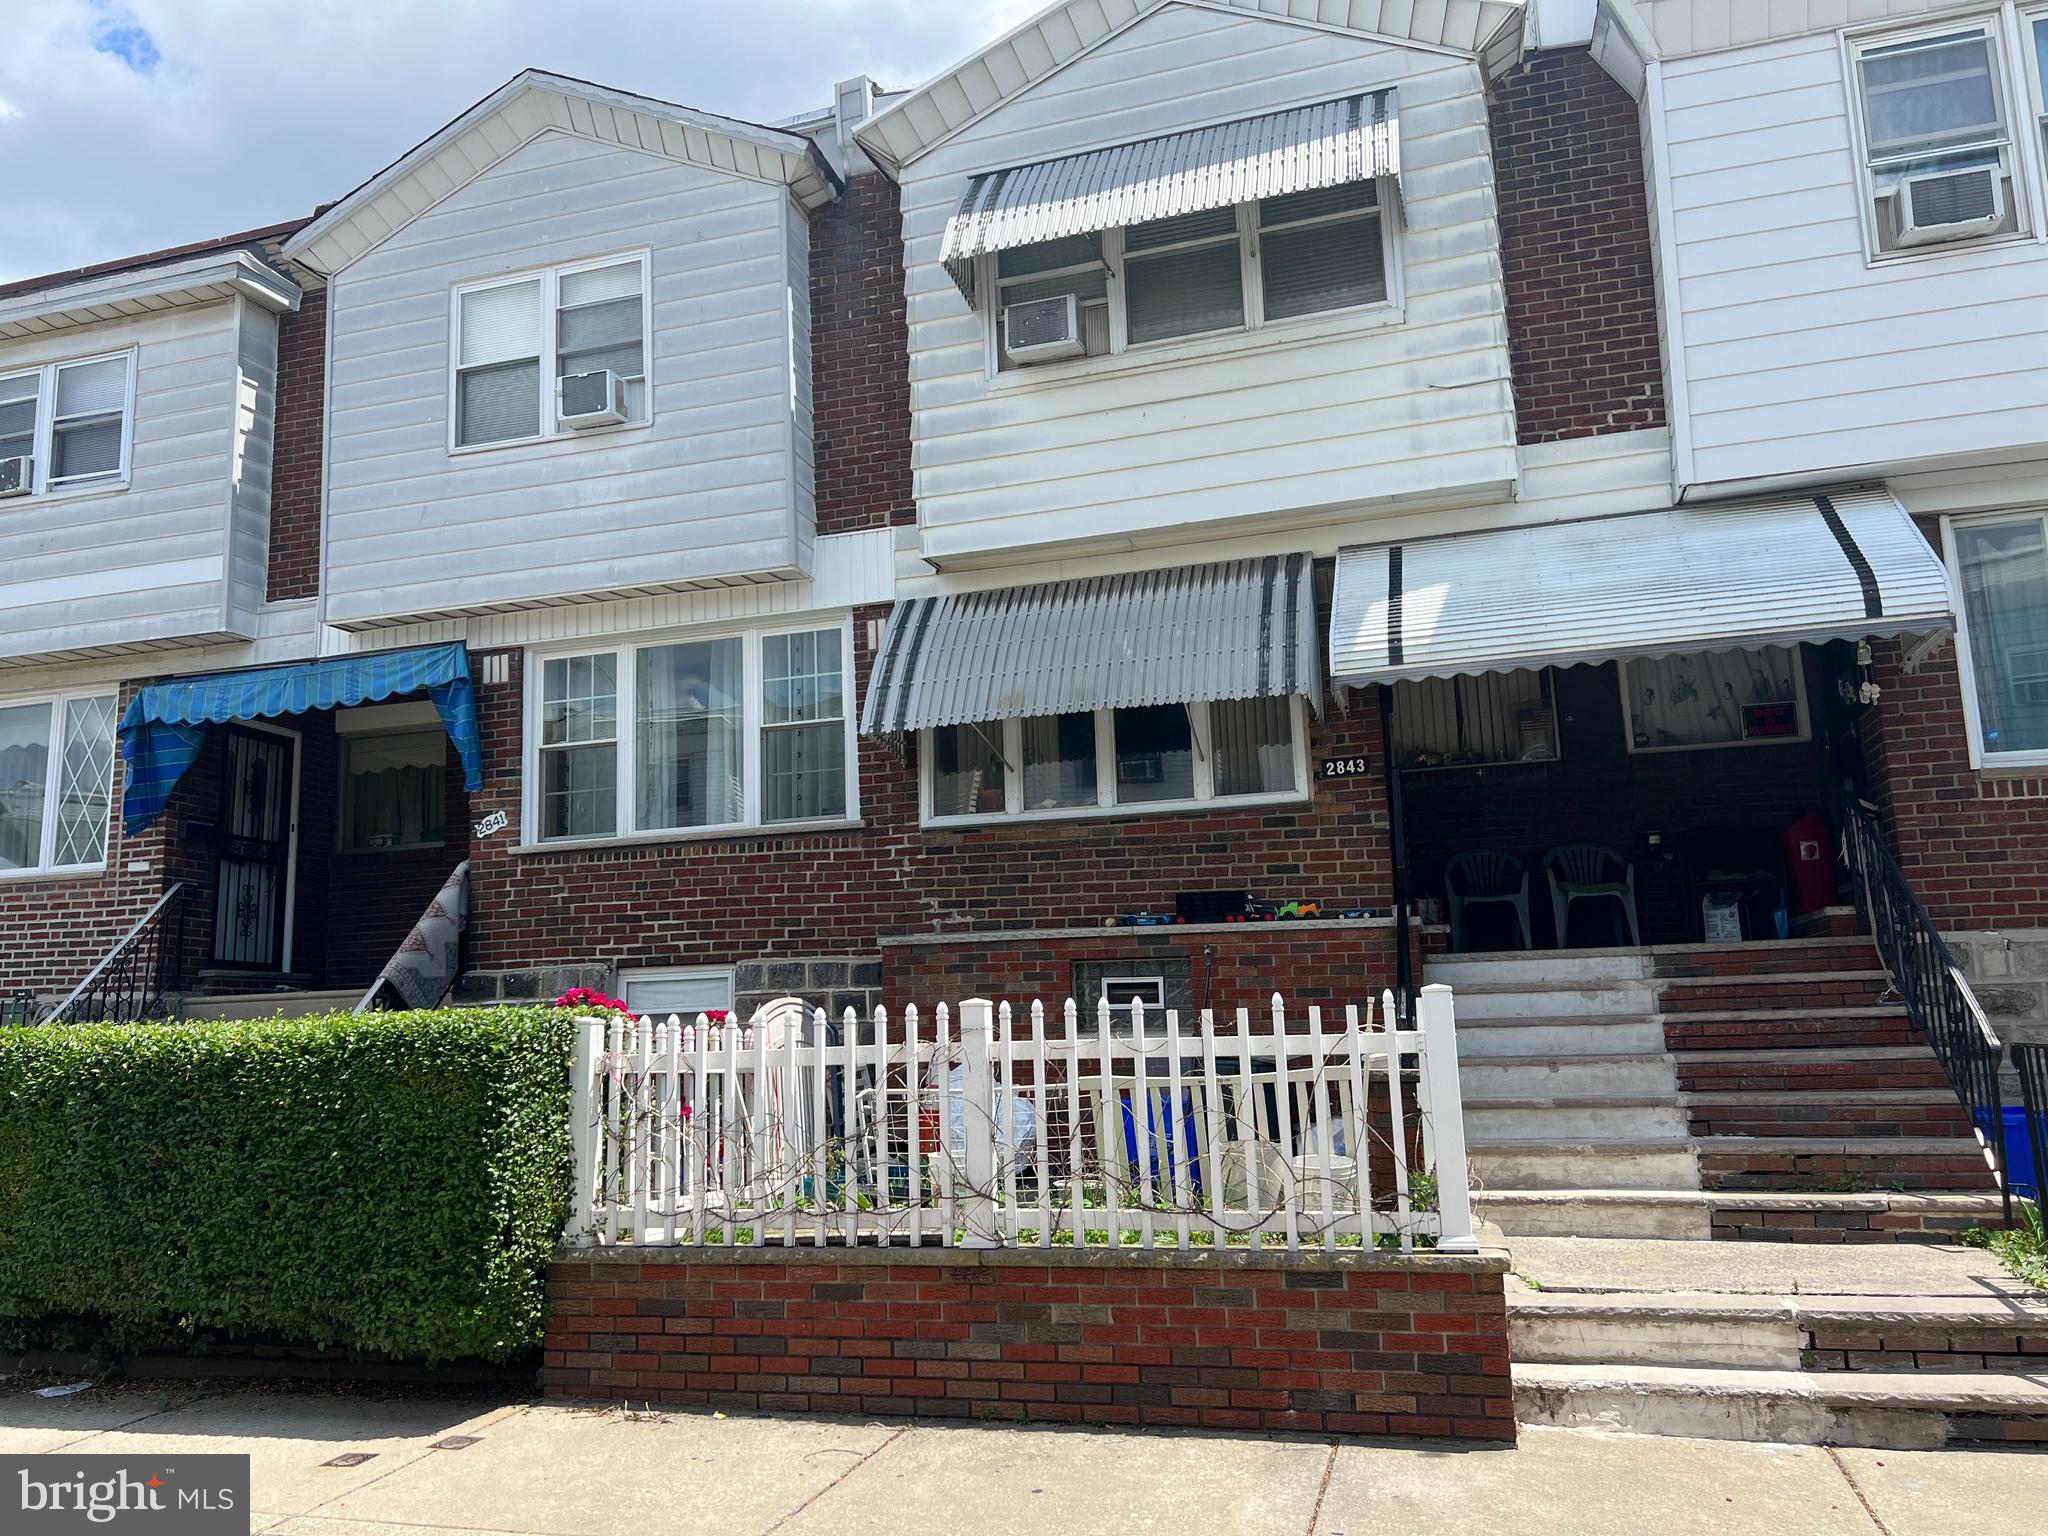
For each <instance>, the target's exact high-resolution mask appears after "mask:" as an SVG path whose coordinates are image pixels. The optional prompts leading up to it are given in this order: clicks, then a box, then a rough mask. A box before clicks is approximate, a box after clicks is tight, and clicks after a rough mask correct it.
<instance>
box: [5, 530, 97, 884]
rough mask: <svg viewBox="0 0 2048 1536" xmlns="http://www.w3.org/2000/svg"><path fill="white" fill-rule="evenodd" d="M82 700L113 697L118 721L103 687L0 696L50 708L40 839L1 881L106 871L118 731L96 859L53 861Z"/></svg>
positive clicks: (11, 703) (9, 705) (12, 703)
mask: <svg viewBox="0 0 2048 1536" xmlns="http://www.w3.org/2000/svg"><path fill="white" fill-rule="evenodd" d="M4 505H5V503H0V506H4ZM81 699H110V700H112V701H113V704H114V720H115V722H116V723H117V724H118V723H119V720H120V703H121V701H120V697H119V695H118V694H116V693H112V692H109V691H108V690H107V689H105V688H74V689H69V690H67V691H65V692H62V693H31V694H23V695H19V696H16V697H10V698H0V709H17V708H24V707H28V706H32V705H37V704H41V705H45V706H48V707H49V708H50V711H51V713H50V722H51V724H50V751H49V762H48V765H47V768H46V770H45V772H46V776H45V778H44V780H43V829H42V839H41V841H40V842H39V843H38V844H37V847H36V862H35V863H34V864H33V865H31V866H30V867H29V868H27V869H0V882H4V881H8V880H40V879H49V878H50V877H52V876H61V875H91V874H100V873H103V872H104V871H105V870H106V867H107V855H108V853H109V852H110V851H111V850H112V848H113V842H114V827H113V821H114V816H115V813H116V812H117V810H118V809H119V807H118V806H117V805H116V803H115V800H114V785H115V783H116V781H117V780H118V779H119V777H120V775H119V773H118V771H117V769H116V767H115V764H117V763H118V762H119V761H120V757H121V748H120V740H119V736H118V734H117V736H116V738H115V743H114V750H113V752H112V754H111V755H110V756H109V757H108V759H107V827H106V831H105V833H104V834H103V835H102V837H101V838H100V856H99V858H97V859H95V860H93V861H91V862H90V863H85V864H57V863H53V862H52V860H53V859H54V858H55V856H56V852H57V806H58V801H59V797H60V795H61V794H62V791H63V777H64V730H65V719H66V712H67V710H68V709H69V707H70V705H71V704H72V703H73V702H74V701H77V700H81Z"/></svg>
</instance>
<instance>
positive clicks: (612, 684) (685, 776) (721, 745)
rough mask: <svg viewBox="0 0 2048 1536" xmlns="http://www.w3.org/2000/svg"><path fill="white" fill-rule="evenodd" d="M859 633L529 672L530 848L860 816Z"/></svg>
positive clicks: (719, 640) (690, 639) (588, 658)
mask: <svg viewBox="0 0 2048 1536" xmlns="http://www.w3.org/2000/svg"><path fill="white" fill-rule="evenodd" d="M851 654H852V647H851V639H850V635H849V633H848V630H847V628H846V623H845V621H843V620H842V621H840V622H838V623H834V624H830V625H827V626H823V627H819V626H812V627H807V628H802V629H797V630H747V631H739V632H729V633H722V634H711V635H683V636H674V637H659V638H641V639H638V640H636V641H634V642H632V643H622V644H619V645H616V646H606V647H603V648H587V647H586V648H584V649H580V650H577V651H574V652H561V653H544V654H539V655H535V656H534V657H532V658H531V659H530V661H529V664H528V675H529V678H530V680H531V681H530V693H529V698H528V705H527V775H526V777H527V782H528V784H529V785H530V786H531V790H530V793H529V795H528V812H527V814H528V820H527V826H528V828H529V829H530V830H529V834H528V841H529V842H532V843H548V842H561V841H586V840H593V839H631V838H640V837H665V836H675V835H687V834H694V833H717V832H724V831H736V830H741V829H745V828H749V827H780V826H804V825H816V824H837V823H843V822H844V821H846V820H847V819H849V818H851V817H853V816H855V815H857V814H858V810H857V805H856V789H855V778H854V767H853V764H854V742H855V738H854V732H853V721H852V719H851V718H850V716H849V715H848V712H847V709H846V702H845V701H846V693H847V689H848V688H849V687H850V678H849V677H848V675H847V661H848V658H850V656H851Z"/></svg>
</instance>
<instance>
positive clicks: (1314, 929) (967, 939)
mask: <svg viewBox="0 0 2048 1536" xmlns="http://www.w3.org/2000/svg"><path fill="white" fill-rule="evenodd" d="M1393 926H1394V920H1393V919H1392V918H1391V917H1354V918H1313V917H1311V918H1303V919H1299V920H1288V921H1284V922H1271V923H1152V924H1143V923H1138V924H1132V923H1118V924H1116V925H1115V926H1114V927H1112V926H1110V925H1109V924H1107V923H1104V924H1101V925H1099V926H1097V927H1094V928H959V929H948V930H946V931H944V932H933V933H898V934H884V935H883V936H882V938H881V940H880V942H881V943H882V944H883V945H885V946H889V947H892V948H900V947H916V946H918V945H933V946H937V947H940V948H943V947H945V946H947V945H950V944H1014V943H1016V942H1017V941H1018V940H1019V939H1099V938H1101V937H1102V936H1103V935H1104V934H1116V935H1119V936H1123V935H1136V936H1138V937H1143V936H1145V935H1147V934H1169V933H1231V934H1239V933H1241V934H1247V935H1250V934H1265V933H1319V932H1329V931H1332V930H1334V929H1340V928H1348V929H1352V930H1357V929H1361V928H1366V929H1370V928H1391V927H1393Z"/></svg>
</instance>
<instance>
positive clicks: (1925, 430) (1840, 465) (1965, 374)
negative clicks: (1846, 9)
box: [1404, 33, 2048, 487]
mask: <svg viewBox="0 0 2048 1536" xmlns="http://www.w3.org/2000/svg"><path fill="white" fill-rule="evenodd" d="M1849 61H1850V50H1849V48H1848V47H1847V45H1846V44H1845V43H1844V42H1843V40H1842V39H1841V37H1840V36H1839V35H1837V34H1833V33H1827V34H1820V35H1815V36H1809V37H1801V38H1795V39H1791V40H1787V41H1782V42H1774V43H1768V44H1763V45H1760V46H1757V47H1753V48H1746V49H1743V50H1740V51H1738V52H1730V53H1718V54H1713V55H1708V56H1704V57H1699V58H1688V59H1681V60H1668V61H1666V62H1664V63H1663V64H1661V65H1660V66H1659V69H1658V74H1657V76H1656V78H1655V79H1653V82H1652V83H1653V87H1654V88H1653V90H1652V93H1651V99H1650V103H1649V110H1650V111H1651V112H1652V113H1653V114H1655V115H1656V126H1657V127H1658V129H1659V132H1658V135H1657V158H1656V163H1655V165H1654V172H1655V176H1656V178H1657V188H1656V191H1657V198H1658V201H1659V204H1660V208H1661V213H1660V219H1661V221H1662V225H1663V230H1664V239H1665V241H1666V242H1667V244H1666V247H1665V249H1664V253H1663V257H1662V265H1663V272H1664V277H1665V292H1666V294H1667V295H1668V297H1669V300H1670V304H1671V314H1670V318H1669V323H1668V329H1667V335H1668V336H1670V337H1671V338H1672V339H1673V340H1674V342H1675V345H1674V346H1673V348H1672V349H1671V351H1670V353H1669V355H1668V358H1667V364H1668V367H1669V369H1670V371H1671V374H1672V375H1673V391H1672V400H1673V407H1674V411H1675V412H1676V411H1682V413H1683V414H1682V419H1681V420H1680V422H1679V424H1678V428H1677V441H1678V453H1679V478H1680V480H1681V483H1682V484H1684V485H1687V486H1700V487H1714V486H1726V487H1734V486H1739V485H1743V484H1747V483H1750V482H1758V481H1768V480H1771V479H1773V478H1776V477H1791V476H1799V477H1812V479H1813V480H1814V482H1815V483H1824V480H1825V478H1826V477H1829V476H1834V477H1846V476H1848V475H1850V474H1859V475H1860V474H1868V473H1871V472H1874V471H1875V472H1882V470H1883V469H1885V468H1886V467H1889V466H1894V465H1901V464H1905V463H1909V462H1911V461H1913V460H1916V459H1928V458H1936V457H1947V456H1961V455H1965V454H1979V453H1997V452H2001V451H2004V450H2008V449H2012V448H2015V447H2021V446H2031V445H2038V444H2040V443H2043V442H2048V261H2044V260H2043V259H2042V254H2041V251H2040V249H2039V246H2038V245H2037V244H2036V243H2034V242H2032V241H2016V240H2008V241H2002V242H1991V243H1988V244H1986V243H1980V242H1965V243H1962V244H1958V245H1952V246H1942V245H1931V246H1926V247H1922V248H1919V249H1917V250H1915V251H1914V252H1913V253H1911V254H1910V255H1905V254H1902V255H1901V256H1900V257H1898V258H1897V259H1889V258H1888V259H1885V260H1883V261H1879V262H1876V263H1875V264H1873V262H1872V260H1871V258H1870V256H1869V254H1868V252H1869V246H1868V243H1867V242H1868V235H1867V232H1866V231H1867V227H1868V219H1869V213H1868V207H1867V198H1866V193H1865V181H1864V172H1863V161H1862V159H1861V155H1862V150H1861V146H1860V144H1859V137H1860V129H1859V128H1858V126H1857V121H1856V113H1857V111H1858V108H1857V106H1856V98H1855V94H1854V91H1853V90H1852V88H1851V84H1850V81H1849V78H1848V75H1847V70H1848V68H1849ZM1404 115H1405V114H1404ZM2028 201H2029V203H2030V204H2031V205H2033V206H2038V202H2037V201H2035V200H2033V199H2031V198H2029V200H2028Z"/></svg>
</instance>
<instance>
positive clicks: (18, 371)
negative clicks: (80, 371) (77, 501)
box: [0, 347, 137, 516]
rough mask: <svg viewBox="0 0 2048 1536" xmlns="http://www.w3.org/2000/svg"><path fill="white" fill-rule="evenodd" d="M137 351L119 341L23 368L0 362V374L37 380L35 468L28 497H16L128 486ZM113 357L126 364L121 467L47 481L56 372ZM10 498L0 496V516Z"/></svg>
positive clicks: (101, 492)
mask: <svg viewBox="0 0 2048 1536" xmlns="http://www.w3.org/2000/svg"><path fill="white" fill-rule="evenodd" d="M136 353H137V349H136V348H134V347H122V348H120V349H118V350H116V351H113V352H88V353H85V354H83V355H82V356H79V357H62V358H57V359H55V360H53V361H51V362H47V363H37V364H35V365H34V366H32V367H27V368H10V367H6V366H0V380H5V379H25V378H34V379H36V381H37V383H36V430H35V440H34V443H33V445H32V446H31V448H30V450H29V451H30V454H31V455H32V456H33V458H34V460H35V473H34V476H33V478H32V479H31V481H30V486H31V489H30V491H29V495H28V497H27V498H21V499H32V498H36V497H42V496H97V495H104V494H106V493H107V492H109V491H124V490H126V489H127V488H128V478H129V473H130V469H131V465H130V458H131V456H132V455H133V453H134V449H135V372H136ZM116 359H121V360H125V361H126V363H127V365H128V379H127V387H126V388H125V390H124V391H123V392H122V396H121V463H120V467H119V468H118V469H115V470H112V471H109V472H107V473H104V474H98V475H89V476H71V477H69V478H67V479H64V480H58V481H55V482H52V481H51V479H50V455H51V452H52V450H53V449H54V447H55V446H56V429H57V415H56V413H57V375H58V373H59V372H60V371H62V370H63V369H66V368H75V367H79V366H81V365H83V364H89V363H110V362H113V361H115V360H116ZM15 502H16V498H13V497H9V498H8V499H7V500H5V501H0V516H4V515H5V514H6V511H7V508H8V507H9V506H11V505H14V504H15Z"/></svg>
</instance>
